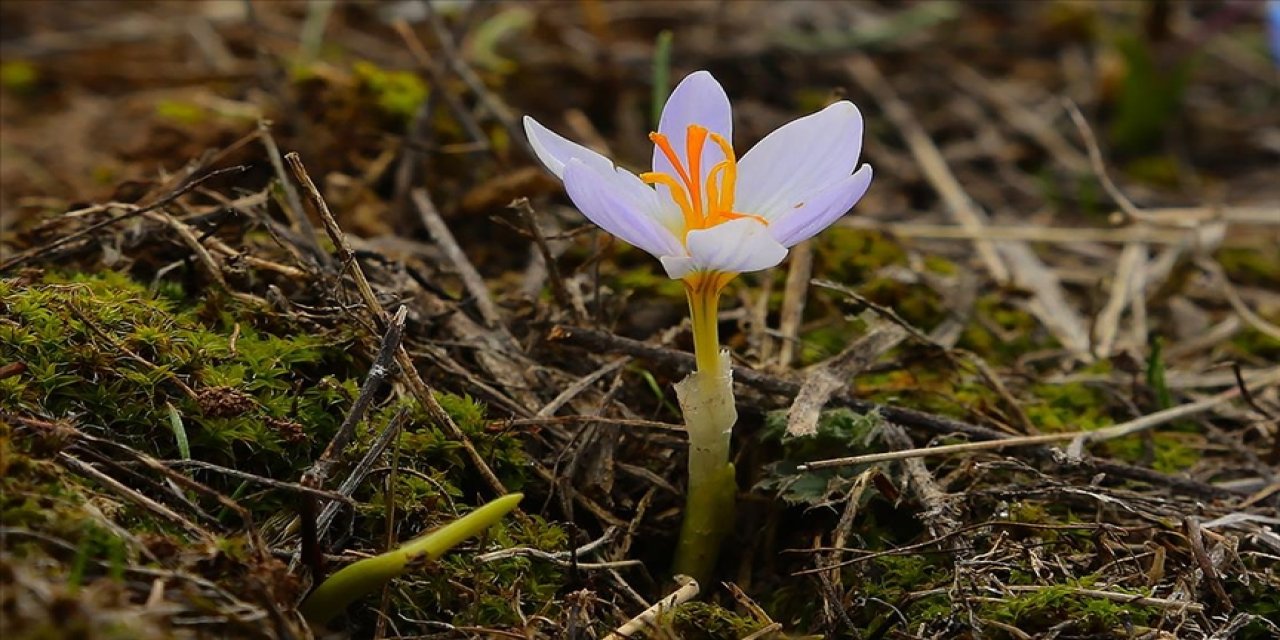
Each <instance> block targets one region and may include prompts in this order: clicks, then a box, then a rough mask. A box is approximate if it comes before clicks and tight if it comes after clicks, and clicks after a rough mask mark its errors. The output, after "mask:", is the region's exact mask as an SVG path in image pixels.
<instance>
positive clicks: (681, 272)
mask: <svg viewBox="0 0 1280 640" xmlns="http://www.w3.org/2000/svg"><path fill="white" fill-rule="evenodd" d="M659 260H661V261H662V268H663V269H666V270H667V277H668V278H671V279H672V280H680V279H681V278H684V277H685V276H687V275H689V274H691V273H693V272H694V271H697V270H698V265H697V264H696V263H694V261H693V258H690V257H688V256H662V257H661V258H659Z"/></svg>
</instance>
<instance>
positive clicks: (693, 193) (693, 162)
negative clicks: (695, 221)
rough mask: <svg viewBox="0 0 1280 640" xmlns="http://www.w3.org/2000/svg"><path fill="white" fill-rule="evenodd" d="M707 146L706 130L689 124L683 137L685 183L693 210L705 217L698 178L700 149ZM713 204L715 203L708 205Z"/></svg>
mask: <svg viewBox="0 0 1280 640" xmlns="http://www.w3.org/2000/svg"><path fill="white" fill-rule="evenodd" d="M706 144H707V128H706V127H704V126H702V125H697V124H691V125H689V129H688V130H687V135H686V136H685V152H686V153H687V157H688V158H689V177H688V178H686V179H685V182H687V183H688V184H689V195H690V199H691V200H693V209H694V211H697V212H698V214H699V215H701V216H703V217H704V218H705V217H706V213H704V210H703V208H702V192H701V190H700V187H701V185H700V184H698V176H701V175H702V148H703V147H704V146H706ZM708 204H712V205H713V204H715V203H708Z"/></svg>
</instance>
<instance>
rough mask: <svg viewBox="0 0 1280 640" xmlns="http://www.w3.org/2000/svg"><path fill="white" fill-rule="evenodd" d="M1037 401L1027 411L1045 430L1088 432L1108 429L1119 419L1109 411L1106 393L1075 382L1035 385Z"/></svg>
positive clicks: (1091, 386)
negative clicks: (1113, 416) (1113, 417)
mask: <svg viewBox="0 0 1280 640" xmlns="http://www.w3.org/2000/svg"><path fill="white" fill-rule="evenodd" d="M1030 391H1031V395H1032V396H1033V397H1034V398H1035V399H1034V400H1033V401H1030V402H1027V403H1024V405H1023V411H1025V412H1026V414H1027V417H1028V418H1030V419H1031V423H1032V424H1033V425H1035V426H1036V427H1037V428H1039V429H1040V430H1042V431H1047V432H1055V431H1088V430H1093V429H1100V428H1102V427H1108V426H1111V425H1112V424H1114V423H1115V420H1113V419H1112V417H1111V416H1110V415H1109V414H1108V412H1107V407H1108V405H1109V403H1108V401H1107V396H1106V393H1105V392H1104V391H1103V390H1102V389H1101V388H1099V387H1096V386H1093V385H1089V384H1084V383H1079V382H1073V383H1066V384H1036V385H1032V387H1031V389H1030Z"/></svg>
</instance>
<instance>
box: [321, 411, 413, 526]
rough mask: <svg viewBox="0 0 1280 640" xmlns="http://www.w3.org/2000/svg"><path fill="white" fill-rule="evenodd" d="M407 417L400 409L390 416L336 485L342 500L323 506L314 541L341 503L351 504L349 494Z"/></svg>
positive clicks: (407, 413)
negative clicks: (344, 477)
mask: <svg viewBox="0 0 1280 640" xmlns="http://www.w3.org/2000/svg"><path fill="white" fill-rule="evenodd" d="M408 417H409V412H408V410H406V409H401V410H400V411H398V412H396V414H395V415H394V416H392V418H391V421H390V422H388V423H387V426H386V428H384V429H383V430H382V433H380V434H378V439H377V440H374V441H373V444H372V445H370V446H369V450H368V451H366V452H365V454H364V457H362V458H360V462H357V463H356V466H355V468H353V469H352V470H351V473H350V474H349V475H348V476H347V478H346V479H345V480H343V481H342V484H340V485H338V491H337V495H338V497H339V498H341V499H342V501H341V502H330V503H329V504H327V505H325V507H324V510H323V511H321V512H320V517H319V518H316V539H317V540H323V539H324V534H325V533H327V532H328V531H329V525H330V524H332V523H333V519H334V517H335V516H337V515H338V509H339V508H341V506H342V504H343V503H346V504H350V503H351V494H353V493H355V491H356V487H358V486H360V483H361V482H363V481H364V478H365V476H367V475H369V471H370V470H371V469H373V463H375V462H377V461H378V458H379V457H381V456H382V453H383V452H384V451H386V450H387V446H388V445H390V444H391V441H392V440H394V439H395V437H396V436H397V435H399V434H400V430H401V429H403V428H404V423H405V421H406V420H407V419H408Z"/></svg>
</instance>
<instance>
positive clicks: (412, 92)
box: [352, 60, 427, 122]
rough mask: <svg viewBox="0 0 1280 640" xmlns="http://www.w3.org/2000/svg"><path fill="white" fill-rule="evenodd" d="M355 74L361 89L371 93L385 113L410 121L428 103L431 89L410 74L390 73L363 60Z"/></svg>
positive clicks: (416, 76) (420, 79) (407, 72)
mask: <svg viewBox="0 0 1280 640" xmlns="http://www.w3.org/2000/svg"><path fill="white" fill-rule="evenodd" d="M352 70H353V71H354V72H355V76H356V78H357V79H358V80H359V82H360V86H361V87H363V88H364V89H365V90H367V91H369V92H370V94H371V95H372V97H373V102H374V104H376V105H377V106H378V108H379V109H381V110H382V111H383V113H385V114H387V115H389V116H394V117H396V118H400V119H402V120H404V121H406V122H407V121H408V120H409V119H410V118H412V117H413V114H414V113H415V112H417V110H418V106H419V105H421V104H422V102H423V101H424V100H426V99H427V85H426V83H424V82H423V81H422V78H419V77H418V75H417V74H415V73H412V72H409V71H388V70H386V69H383V68H381V67H379V66H377V65H375V64H373V63H372V62H368V61H364V60H361V61H359V62H357V63H355V65H354V67H353V68H352Z"/></svg>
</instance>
